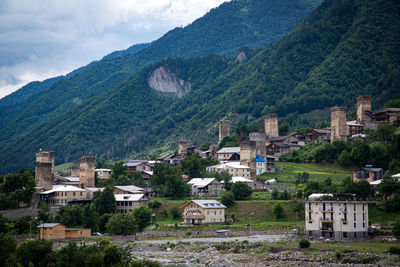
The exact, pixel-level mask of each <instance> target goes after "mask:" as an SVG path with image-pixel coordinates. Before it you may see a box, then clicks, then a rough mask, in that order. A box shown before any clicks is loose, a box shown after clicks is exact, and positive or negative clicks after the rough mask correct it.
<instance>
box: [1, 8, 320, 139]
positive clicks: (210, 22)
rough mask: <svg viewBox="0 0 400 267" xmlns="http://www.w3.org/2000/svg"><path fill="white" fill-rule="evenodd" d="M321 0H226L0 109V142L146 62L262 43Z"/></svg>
mask: <svg viewBox="0 0 400 267" xmlns="http://www.w3.org/2000/svg"><path fill="white" fill-rule="evenodd" d="M320 2H321V0H294V1H285V0H271V1H261V0H239V1H231V2H226V3H224V4H222V5H221V6H220V7H218V8H215V9H212V10H211V11H210V12H208V13H207V14H206V15H205V16H204V17H202V18H200V19H198V20H196V21H194V22H193V23H191V24H190V25H188V26H186V27H184V28H175V29H173V30H171V31H170V32H168V33H166V34H165V35H164V36H163V37H161V38H160V39H158V40H156V41H154V42H152V43H151V44H150V45H147V44H145V45H137V46H134V47H133V48H129V49H127V50H126V51H117V52H115V53H111V54H110V55H108V56H106V57H104V58H103V60H100V61H98V62H93V63H91V64H89V65H88V66H85V67H84V69H81V70H80V71H79V72H78V73H74V75H71V76H69V77H66V78H64V79H60V80H59V81H57V82H55V83H54V84H53V85H52V86H51V87H50V88H48V89H47V88H46V89H47V90H43V91H41V93H40V94H35V95H32V97H31V99H29V101H28V102H24V103H23V104H24V105H19V106H17V107H16V108H15V110H13V112H5V113H4V114H3V113H1V116H0V117H1V118H2V119H0V125H2V124H3V127H2V131H1V132H0V146H1V145H4V144H7V143H10V141H11V140H16V139H17V138H20V137H21V136H24V135H28V132H29V130H31V129H33V128H34V127H36V126H38V125H40V124H42V123H47V122H49V121H50V120H51V119H53V118H54V117H56V116H57V115H59V114H62V113H64V112H66V111H68V110H71V109H72V108H74V107H76V106H77V105H84V104H83V102H84V101H86V100H88V99H90V98H92V97H95V96H98V95H101V94H103V93H105V92H107V91H109V90H111V89H113V88H114V87H116V86H118V85H119V84H120V83H121V82H123V81H124V80H126V79H128V78H129V77H131V76H132V75H133V74H134V73H135V72H136V71H138V70H140V69H141V68H142V67H144V66H145V65H147V64H149V63H153V62H156V61H158V60H160V59H163V58H166V57H190V56H199V55H208V54H213V53H218V54H234V53H236V52H237V51H238V50H239V49H240V47H242V46H252V47H262V46H265V45H266V44H268V43H270V42H272V41H275V40H277V39H279V38H280V37H282V36H283V35H284V34H286V33H288V32H290V31H291V30H292V29H293V28H294V27H295V26H296V24H297V23H298V22H299V21H301V20H302V19H303V18H305V17H306V16H307V15H308V14H309V13H310V12H311V11H312V10H313V9H314V8H315V7H316V6H317V5H318V4H319V3H320ZM138 48H140V49H141V50H138ZM32 98H33V99H32ZM6 122H7V123H6Z"/></svg>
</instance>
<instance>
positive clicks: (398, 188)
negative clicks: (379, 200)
mask: <svg viewBox="0 0 400 267" xmlns="http://www.w3.org/2000/svg"><path fill="white" fill-rule="evenodd" d="M378 191H379V193H381V194H382V195H383V196H391V195H392V194H393V193H395V192H400V182H399V181H398V180H397V179H396V178H393V177H391V176H386V177H384V178H383V179H382V182H381V183H380V184H379V185H378Z"/></svg>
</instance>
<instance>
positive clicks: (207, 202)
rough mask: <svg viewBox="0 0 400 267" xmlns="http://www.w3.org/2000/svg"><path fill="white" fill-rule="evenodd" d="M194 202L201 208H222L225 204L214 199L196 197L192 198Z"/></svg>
mask: <svg viewBox="0 0 400 267" xmlns="http://www.w3.org/2000/svg"><path fill="white" fill-rule="evenodd" d="M192 201H193V202H194V203H196V204H197V205H199V206H200V207H202V208H205V209H215V208H223V209H225V208H226V206H225V205H223V204H221V203H219V202H218V201H216V200H215V199H198V200H197V199H196V200H192Z"/></svg>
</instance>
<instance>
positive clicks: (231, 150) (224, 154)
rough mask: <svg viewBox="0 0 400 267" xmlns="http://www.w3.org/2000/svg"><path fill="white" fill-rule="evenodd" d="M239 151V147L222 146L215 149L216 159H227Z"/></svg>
mask: <svg viewBox="0 0 400 267" xmlns="http://www.w3.org/2000/svg"><path fill="white" fill-rule="evenodd" d="M239 152H240V147H224V148H222V149H220V150H218V151H217V159H218V160H219V161H227V160H229V158H230V157H231V156H232V155H233V154H236V153H239Z"/></svg>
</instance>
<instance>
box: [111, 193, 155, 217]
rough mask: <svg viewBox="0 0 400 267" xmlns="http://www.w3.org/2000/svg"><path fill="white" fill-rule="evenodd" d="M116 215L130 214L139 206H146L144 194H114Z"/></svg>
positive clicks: (146, 200)
mask: <svg viewBox="0 0 400 267" xmlns="http://www.w3.org/2000/svg"><path fill="white" fill-rule="evenodd" d="M114 197H115V203H116V205H117V209H116V212H117V213H131V212H132V211H133V210H134V209H136V208H137V207H139V206H148V205H149V200H148V199H147V198H146V197H145V195H144V194H115V195H114Z"/></svg>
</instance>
